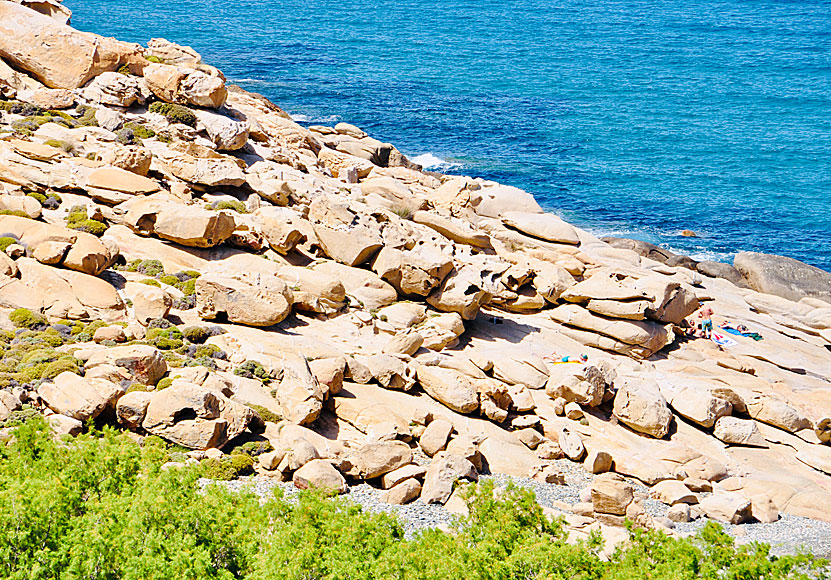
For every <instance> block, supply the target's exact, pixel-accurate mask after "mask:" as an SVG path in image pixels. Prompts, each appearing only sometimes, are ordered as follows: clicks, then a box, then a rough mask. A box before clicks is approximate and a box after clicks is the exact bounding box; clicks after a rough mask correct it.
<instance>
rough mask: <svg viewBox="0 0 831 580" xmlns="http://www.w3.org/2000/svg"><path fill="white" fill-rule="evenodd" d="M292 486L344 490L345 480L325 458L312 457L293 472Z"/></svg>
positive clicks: (336, 491) (341, 491)
mask: <svg viewBox="0 0 831 580" xmlns="http://www.w3.org/2000/svg"><path fill="white" fill-rule="evenodd" d="M292 482H293V483H294V487H296V488H298V489H310V488H313V489H325V490H327V491H332V492H335V493H344V492H345V491H346V480H345V479H344V478H343V475H341V474H340V472H339V471H338V470H337V469H335V467H334V466H333V465H332V464H331V463H330V462H329V461H327V460H325V459H314V460H312V461H310V462H308V463H307V464H305V465H304V466H303V467H301V468H300V469H298V470H297V471H295V472H294V475H293V476H292Z"/></svg>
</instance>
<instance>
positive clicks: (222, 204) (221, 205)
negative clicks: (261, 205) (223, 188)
mask: <svg viewBox="0 0 831 580" xmlns="http://www.w3.org/2000/svg"><path fill="white" fill-rule="evenodd" d="M211 208H212V209H215V210H217V211H220V210H223V209H229V210H231V211H235V212H237V213H248V211H247V210H246V209H245V204H244V203H242V202H241V201H239V200H238V199H233V200H231V199H224V200H222V201H217V202H215V203H213V204H211Z"/></svg>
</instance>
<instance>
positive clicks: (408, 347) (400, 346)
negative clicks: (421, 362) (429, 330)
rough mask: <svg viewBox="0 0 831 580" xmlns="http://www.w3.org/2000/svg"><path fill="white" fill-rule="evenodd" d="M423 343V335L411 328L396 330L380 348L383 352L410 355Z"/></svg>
mask: <svg viewBox="0 0 831 580" xmlns="http://www.w3.org/2000/svg"><path fill="white" fill-rule="evenodd" d="M422 343H424V337H422V336H421V334H419V333H418V332H415V331H413V330H412V329H407V330H405V331H403V332H397V333H396V334H395V335H394V336H393V337H392V338H391V339H390V340H389V341H388V342H387V343H386V344H385V345H384V348H383V349H382V352H383V353H384V354H403V355H408V356H412V355H414V354H415V353H416V352H417V351H418V349H420V348H421V345H422Z"/></svg>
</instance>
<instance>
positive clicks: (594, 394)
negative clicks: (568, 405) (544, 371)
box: [545, 364, 607, 407]
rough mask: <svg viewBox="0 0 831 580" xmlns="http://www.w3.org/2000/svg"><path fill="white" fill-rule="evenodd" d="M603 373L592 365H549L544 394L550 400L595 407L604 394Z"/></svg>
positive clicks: (601, 400)
mask: <svg viewBox="0 0 831 580" xmlns="http://www.w3.org/2000/svg"><path fill="white" fill-rule="evenodd" d="M606 386H607V385H606V378H605V376H604V373H603V372H602V371H601V370H600V369H598V368H597V367H596V366H593V365H579V364H555V365H551V367H550V373H549V377H548V381H547V382H546V384H545V392H546V394H547V395H548V396H549V397H551V398H552V399H558V398H562V399H564V400H565V401H566V402H575V403H579V404H580V405H588V406H589V407H596V406H597V405H599V404H600V403H602V402H603V395H604V394H605V393H606Z"/></svg>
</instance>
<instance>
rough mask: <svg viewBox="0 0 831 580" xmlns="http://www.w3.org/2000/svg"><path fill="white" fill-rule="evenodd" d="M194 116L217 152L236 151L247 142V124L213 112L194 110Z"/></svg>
mask: <svg viewBox="0 0 831 580" xmlns="http://www.w3.org/2000/svg"><path fill="white" fill-rule="evenodd" d="M194 114H195V115H196V118H197V120H198V121H199V123H200V124H201V125H202V127H203V128H204V129H205V132H206V133H207V134H208V138H209V139H210V140H211V141H213V144H214V145H216V148H217V149H218V150H219V151H236V150H237V149H242V148H243V147H245V144H246V143H247V142H248V123H245V122H242V121H237V120H236V119H232V118H230V117H226V116H225V115H220V114H219V113H214V112H213V111H205V110H196V111H194Z"/></svg>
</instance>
